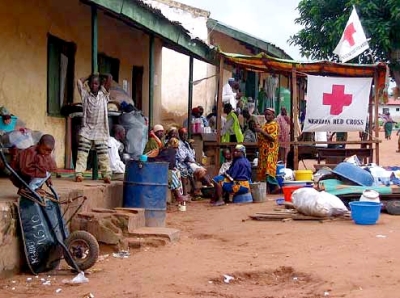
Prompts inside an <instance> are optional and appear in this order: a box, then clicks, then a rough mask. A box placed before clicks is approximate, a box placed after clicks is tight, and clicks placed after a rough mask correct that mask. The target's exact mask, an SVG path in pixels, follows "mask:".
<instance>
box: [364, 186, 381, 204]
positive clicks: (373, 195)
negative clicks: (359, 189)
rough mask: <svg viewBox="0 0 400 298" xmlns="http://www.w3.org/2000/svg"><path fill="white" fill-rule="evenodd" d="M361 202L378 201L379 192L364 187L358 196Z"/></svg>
mask: <svg viewBox="0 0 400 298" xmlns="http://www.w3.org/2000/svg"><path fill="white" fill-rule="evenodd" d="M360 201H361V202H375V203H380V199H379V193H378V192H377V191H375V190H372V189H366V190H364V192H363V193H362V195H361V197H360Z"/></svg>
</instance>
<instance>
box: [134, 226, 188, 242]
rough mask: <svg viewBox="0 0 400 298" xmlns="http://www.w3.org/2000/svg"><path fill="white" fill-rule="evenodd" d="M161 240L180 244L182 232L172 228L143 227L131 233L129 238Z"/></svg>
mask: <svg viewBox="0 0 400 298" xmlns="http://www.w3.org/2000/svg"><path fill="white" fill-rule="evenodd" d="M135 237H136V238H161V239H167V240H168V241H170V242H178V241H179V239H180V231H179V230H177V229H171V228H159V227H143V228H139V229H136V230H134V231H133V233H129V238H135Z"/></svg>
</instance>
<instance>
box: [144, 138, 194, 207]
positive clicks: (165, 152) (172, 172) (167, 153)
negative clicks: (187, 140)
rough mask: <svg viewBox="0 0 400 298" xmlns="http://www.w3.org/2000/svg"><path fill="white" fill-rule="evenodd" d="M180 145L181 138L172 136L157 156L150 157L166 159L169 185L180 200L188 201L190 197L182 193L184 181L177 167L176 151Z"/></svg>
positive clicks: (158, 159)
mask: <svg viewBox="0 0 400 298" xmlns="http://www.w3.org/2000/svg"><path fill="white" fill-rule="evenodd" d="M178 147H179V140H178V139H177V138H171V139H170V140H169V141H168V143H167V144H166V146H165V147H164V148H162V149H161V151H160V153H159V154H158V156H157V157H154V158H153V157H149V158H148V160H149V161H165V162H168V163H169V166H168V187H169V189H171V192H172V193H173V195H174V196H175V199H176V200H177V201H178V202H183V201H186V200H187V199H188V198H187V197H186V196H183V195H182V182H181V178H180V173H179V170H178V169H177V168H176V151H177V150H178Z"/></svg>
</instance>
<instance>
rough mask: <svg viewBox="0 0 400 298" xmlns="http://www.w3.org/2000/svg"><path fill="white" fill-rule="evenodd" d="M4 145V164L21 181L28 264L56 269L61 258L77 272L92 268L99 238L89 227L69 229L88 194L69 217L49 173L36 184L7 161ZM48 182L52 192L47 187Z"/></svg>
mask: <svg viewBox="0 0 400 298" xmlns="http://www.w3.org/2000/svg"><path fill="white" fill-rule="evenodd" d="M3 149H4V148H3V146H2V144H1V143H0V158H1V161H2V162H3V163H4V166H5V167H6V168H7V169H8V170H9V171H10V173H11V175H13V176H14V177H15V178H16V179H17V180H18V181H19V182H20V184H21V185H22V187H20V188H19V190H18V194H19V195H20V197H19V199H18V203H17V211H18V216H19V223H20V226H21V232H22V233H21V234H22V240H23V247H24V251H25V256H26V260H27V265H28V267H29V269H30V271H31V272H32V273H33V274H35V275H36V274H38V273H41V272H47V271H50V270H53V269H56V268H57V267H58V265H59V264H60V261H61V259H62V258H64V259H65V261H66V262H67V264H68V265H69V266H71V267H72V268H73V269H74V270H76V271H77V272H81V271H85V270H86V269H89V268H91V267H92V266H93V265H94V264H95V263H96V261H97V259H98V256H99V244H98V242H97V240H96V238H95V237H94V236H93V235H92V234H90V233H88V232H86V231H74V232H72V233H71V234H70V233H69V231H68V227H67V224H68V223H69V221H70V220H71V219H72V218H73V216H74V215H75V214H76V213H77V212H78V211H79V210H80V209H81V207H82V204H83V203H84V201H85V200H86V197H82V196H80V197H77V198H75V199H73V200H70V201H68V202H72V201H74V200H76V199H78V198H83V200H82V202H81V203H80V204H79V205H78V207H77V208H76V210H75V212H73V214H72V216H71V217H70V218H69V220H68V221H65V220H64V215H65V213H66V212H67V210H68V208H66V210H65V212H64V214H62V212H61V208H60V204H62V202H61V201H60V198H59V196H58V194H57V192H56V191H55V189H54V188H53V186H52V185H50V184H49V183H48V179H49V178H50V175H48V176H47V177H46V178H43V179H37V178H35V179H34V180H36V181H35V185H33V184H32V183H29V184H28V183H27V182H26V181H24V179H22V178H21V176H19V175H18V173H17V172H15V171H14V169H13V168H12V167H11V166H10V165H9V164H8V163H7V161H6V158H5V155H4V152H3ZM44 184H46V185H47V187H48V188H49V189H50V191H51V193H49V192H47V191H44V190H43V189H42V186H43V185H44ZM68 206H69V205H68Z"/></svg>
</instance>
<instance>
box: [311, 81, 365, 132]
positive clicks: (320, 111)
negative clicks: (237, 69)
mask: <svg viewBox="0 0 400 298" xmlns="http://www.w3.org/2000/svg"><path fill="white" fill-rule="evenodd" d="M307 80H308V82H307V107H306V118H305V121H304V129H303V131H332V132H334V131H339V132H346V131H364V130H365V126H366V119H367V113H368V101H369V94H370V90H371V84H372V78H337V77H321V76H308V77H307Z"/></svg>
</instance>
